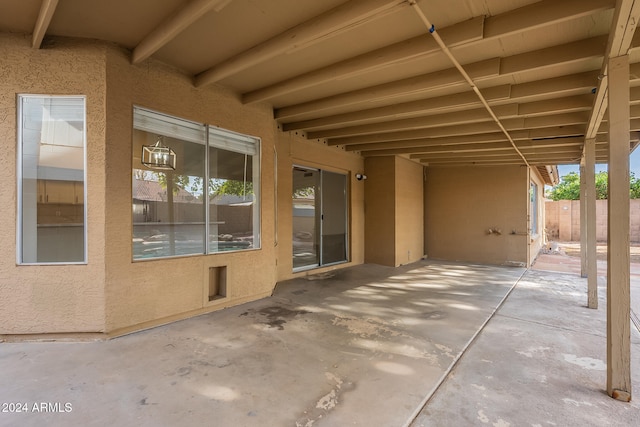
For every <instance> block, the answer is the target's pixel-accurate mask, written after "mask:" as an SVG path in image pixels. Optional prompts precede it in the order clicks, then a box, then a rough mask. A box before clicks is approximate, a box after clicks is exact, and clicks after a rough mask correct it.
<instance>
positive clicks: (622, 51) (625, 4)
mask: <svg viewBox="0 0 640 427" xmlns="http://www.w3.org/2000/svg"><path fill="white" fill-rule="evenodd" d="M638 19H640V2H638V1H634V0H623V1H619V2H617V3H616V8H615V11H614V15H613V22H612V23H611V31H610V32H609V38H608V41H607V46H606V49H605V51H604V56H603V61H602V68H601V72H600V76H601V77H600V81H599V82H598V88H597V90H596V96H595V99H594V101H593V108H592V109H591V115H590V117H589V121H588V122H587V131H586V134H585V139H591V138H593V137H594V136H595V134H596V133H597V131H598V129H599V127H600V123H601V122H602V120H603V118H604V115H605V113H606V111H607V107H608V96H607V94H608V91H609V78H608V76H607V71H608V70H607V66H608V65H607V64H608V63H609V58H615V57H618V56H621V55H626V54H627V53H628V52H629V50H630V49H631V47H632V45H634V43H638V41H637V40H634V39H635V38H636V37H635V36H636V26H637V24H638Z"/></svg>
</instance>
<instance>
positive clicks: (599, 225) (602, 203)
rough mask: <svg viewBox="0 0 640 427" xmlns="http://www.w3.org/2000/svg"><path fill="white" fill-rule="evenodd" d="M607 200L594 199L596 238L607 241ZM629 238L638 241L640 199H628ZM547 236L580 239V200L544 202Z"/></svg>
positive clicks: (564, 239) (633, 241)
mask: <svg viewBox="0 0 640 427" xmlns="http://www.w3.org/2000/svg"><path fill="white" fill-rule="evenodd" d="M607 213H608V212H607V201H606V200H596V240H598V241H599V242H606V241H607V217H608V215H607ZM629 226H630V229H629V239H630V241H631V242H632V243H640V199H632V200H631V201H630V224H629ZM545 229H546V232H547V238H548V239H550V240H559V241H565V242H569V241H573V242H576V241H579V240H580V201H579V200H558V201H546V202H545Z"/></svg>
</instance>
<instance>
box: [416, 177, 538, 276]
mask: <svg viewBox="0 0 640 427" xmlns="http://www.w3.org/2000/svg"><path fill="white" fill-rule="evenodd" d="M426 176H427V179H426V184H425V223H426V230H425V242H426V245H425V248H426V252H427V255H428V256H429V257H430V258H435V259H443V260H456V261H467V262H479V263H486V264H499V265H502V264H504V265H526V264H527V261H528V253H527V252H528V250H527V248H528V244H527V240H528V239H529V233H528V226H529V225H528V221H527V214H528V203H529V180H528V173H527V168H525V167H520V166H502V167H466V168H465V167H450V168H444V167H443V168H436V167H428V168H427V172H426ZM490 229H491V230H496V229H497V230H499V233H495V232H492V233H489V230H490Z"/></svg>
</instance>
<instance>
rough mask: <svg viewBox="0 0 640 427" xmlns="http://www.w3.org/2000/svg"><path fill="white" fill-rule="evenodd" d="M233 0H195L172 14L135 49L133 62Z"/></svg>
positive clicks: (139, 60) (132, 56)
mask: <svg viewBox="0 0 640 427" xmlns="http://www.w3.org/2000/svg"><path fill="white" fill-rule="evenodd" d="M230 1H231V0H193V1H190V2H189V3H187V4H186V6H185V7H183V8H182V9H180V10H179V11H177V12H175V13H173V14H171V17H169V18H168V19H167V20H165V21H163V22H162V23H161V24H160V25H158V26H157V27H156V28H155V29H154V30H153V31H151V32H150V33H149V34H147V36H145V38H143V39H142V40H141V41H140V43H138V45H137V46H136V47H135V48H134V49H133V53H132V55H131V63H133V64H139V63H140V62H142V61H144V60H145V59H147V58H149V57H150V56H151V55H153V54H154V53H155V52H157V51H158V50H159V49H160V48H162V46H164V45H166V44H167V43H169V42H170V41H171V40H173V39H174V38H175V37H176V36H177V35H178V34H180V33H181V32H182V31H184V30H185V29H187V28H188V27H189V26H190V25H191V24H193V23H194V22H196V21H197V20H198V19H200V18H201V17H202V16H204V15H205V14H207V13H208V12H210V11H211V10H215V11H216V12H217V11H219V10H222V8H223V7H224V6H226V5H227V4H228V3H229V2H230Z"/></svg>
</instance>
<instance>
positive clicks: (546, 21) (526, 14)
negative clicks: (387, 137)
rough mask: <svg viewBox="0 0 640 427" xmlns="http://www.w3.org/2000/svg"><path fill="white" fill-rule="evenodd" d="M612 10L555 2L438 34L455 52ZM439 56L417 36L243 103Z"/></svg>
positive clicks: (604, 3)
mask: <svg viewBox="0 0 640 427" xmlns="http://www.w3.org/2000/svg"><path fill="white" fill-rule="evenodd" d="M610 8H613V4H612V1H611V0H586V1H584V0H583V1H581V0H568V1H565V2H563V3H562V4H561V5H559V4H558V3H557V2H556V1H554V0H544V1H541V2H538V3H535V4H533V5H529V6H525V7H521V8H519V9H516V10H513V11H509V12H506V13H503V14H500V15H496V16H489V17H486V18H485V17H477V18H474V19H471V20H468V21H463V22H460V23H457V24H454V25H451V26H448V27H445V28H442V29H439V30H438V32H439V33H440V35H441V37H442V39H443V40H444V42H445V43H446V44H447V45H448V46H450V47H451V48H452V49H455V48H456V47H457V46H461V45H469V44H471V43H478V42H482V41H483V40H491V39H494V38H498V37H502V36H504V35H508V34H511V33H513V32H514V31H526V30H532V29H538V28H541V27H544V26H547V25H552V24H557V23H560V22H565V21H568V20H571V19H577V18H580V17H583V16H587V15H590V14H593V13H596V12H600V11H602V10H606V9H610ZM437 54H440V49H439V47H438V46H437V43H435V41H434V40H431V39H428V38H425V37H423V36H418V37H414V38H411V39H408V40H403V41H402V42H399V43H395V44H392V45H389V46H385V47H383V48H380V49H377V50H374V51H371V52H367V53H365V54H363V55H359V56H357V57H355V58H350V59H347V60H345V61H342V62H338V63H335V64H331V65H329V66H327V67H324V68H321V69H318V70H314V71H312V72H309V73H306V74H302V75H299V76H296V77H293V78H291V79H288V80H284V81H281V82H278V83H275V84H273V85H270V86H266V87H263V88H260V89H257V90H254V91H251V92H247V93H245V94H244V95H243V96H242V100H243V102H244V103H251V102H258V101H264V100H267V99H271V98H274V97H277V96H280V95H284V94H287V93H291V92H295V91H299V90H302V89H305V88H308V87H311V86H316V85H319V84H322V83H325V82H327V81H330V80H333V79H336V78H341V79H344V78H351V77H356V76H358V75H361V74H364V73H369V72H372V71H376V70H379V69H381V68H383V67H388V66H391V65H393V64H396V63H398V62H401V61H407V60H414V59H417V58H422V59H424V58H427V57H429V56H431V55H437Z"/></svg>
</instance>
